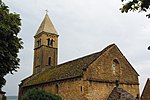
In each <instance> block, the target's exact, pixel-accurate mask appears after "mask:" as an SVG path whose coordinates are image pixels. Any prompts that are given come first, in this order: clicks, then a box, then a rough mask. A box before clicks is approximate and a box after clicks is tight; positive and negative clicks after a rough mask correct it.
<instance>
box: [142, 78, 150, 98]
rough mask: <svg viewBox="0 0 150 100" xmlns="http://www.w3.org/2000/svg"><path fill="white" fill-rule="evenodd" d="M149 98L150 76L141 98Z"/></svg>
mask: <svg viewBox="0 0 150 100" xmlns="http://www.w3.org/2000/svg"><path fill="white" fill-rule="evenodd" d="M149 99H150V78H148V79H147V82H146V84H145V87H144V89H143V92H142V95H141V100H149Z"/></svg>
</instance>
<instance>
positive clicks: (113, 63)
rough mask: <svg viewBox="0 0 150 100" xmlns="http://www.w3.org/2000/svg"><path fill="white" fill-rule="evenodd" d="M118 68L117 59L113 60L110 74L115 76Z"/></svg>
mask: <svg viewBox="0 0 150 100" xmlns="http://www.w3.org/2000/svg"><path fill="white" fill-rule="evenodd" d="M118 67H119V62H118V60H117V59H114V60H113V62H112V72H113V74H114V75H116V70H117V68H118Z"/></svg>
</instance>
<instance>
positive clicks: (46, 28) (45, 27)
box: [35, 11, 57, 35]
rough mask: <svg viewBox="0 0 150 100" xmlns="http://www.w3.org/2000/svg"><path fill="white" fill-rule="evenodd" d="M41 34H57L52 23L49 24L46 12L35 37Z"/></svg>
mask: <svg viewBox="0 0 150 100" xmlns="http://www.w3.org/2000/svg"><path fill="white" fill-rule="evenodd" d="M41 32H47V33H53V34H57V32H56V30H55V28H54V25H53V23H52V22H51V20H50V18H49V16H48V14H47V11H46V15H45V18H44V20H43V21H42V23H41V25H40V27H39V29H38V31H37V33H36V34H35V35H38V34H39V33H41Z"/></svg>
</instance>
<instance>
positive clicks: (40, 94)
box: [22, 89, 62, 100]
mask: <svg viewBox="0 0 150 100" xmlns="http://www.w3.org/2000/svg"><path fill="white" fill-rule="evenodd" d="M22 100H62V99H61V97H60V96H58V95H53V94H51V93H48V92H46V91H44V90H38V89H31V90H28V91H27V92H26V93H25V94H24V96H23V98H22Z"/></svg>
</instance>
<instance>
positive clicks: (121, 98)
mask: <svg viewBox="0 0 150 100" xmlns="http://www.w3.org/2000/svg"><path fill="white" fill-rule="evenodd" d="M107 100H137V99H136V98H135V97H134V96H133V95H131V94H130V93H128V92H127V91H125V90H123V89H122V88H118V87H115V88H114V89H113V90H112V92H111V93H110V95H109V97H108V98H107Z"/></svg>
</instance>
